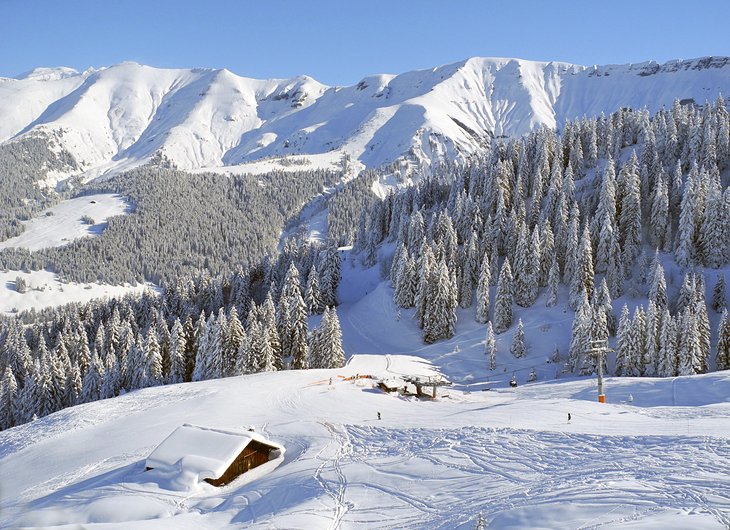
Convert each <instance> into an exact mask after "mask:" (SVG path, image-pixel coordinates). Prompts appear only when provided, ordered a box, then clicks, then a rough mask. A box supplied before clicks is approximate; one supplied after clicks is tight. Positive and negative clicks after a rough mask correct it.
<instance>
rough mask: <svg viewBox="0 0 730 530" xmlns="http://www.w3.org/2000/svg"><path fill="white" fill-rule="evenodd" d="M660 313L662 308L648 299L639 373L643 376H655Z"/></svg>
mask: <svg viewBox="0 0 730 530" xmlns="http://www.w3.org/2000/svg"><path fill="white" fill-rule="evenodd" d="M661 315H662V308H658V307H657V305H656V304H655V303H654V302H652V301H649V305H648V308H647V311H646V318H645V320H646V347H645V348H644V350H643V352H642V354H643V355H642V358H641V365H640V368H641V375H642V376H644V377H655V376H656V375H657V370H658V368H657V365H658V363H659V350H660V349H661V335H660V332H661Z"/></svg>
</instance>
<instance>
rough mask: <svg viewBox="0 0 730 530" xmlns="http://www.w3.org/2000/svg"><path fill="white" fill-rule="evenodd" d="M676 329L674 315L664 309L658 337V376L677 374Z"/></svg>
mask: <svg viewBox="0 0 730 530" xmlns="http://www.w3.org/2000/svg"><path fill="white" fill-rule="evenodd" d="M676 343H677V331H676V329H675V323H674V317H672V315H671V314H670V313H669V310H668V309H665V310H664V312H663V314H662V323H661V331H660V339H659V359H658V360H657V375H658V376H659V377H673V376H675V375H677V344H676Z"/></svg>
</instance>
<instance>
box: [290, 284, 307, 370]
mask: <svg viewBox="0 0 730 530" xmlns="http://www.w3.org/2000/svg"><path fill="white" fill-rule="evenodd" d="M289 315H290V326H289V329H290V330H291V332H290V335H289V337H290V350H289V353H290V355H291V358H292V362H291V367H292V368H293V369H294V370H306V369H307V368H309V366H308V364H309V363H308V357H309V353H308V350H307V308H306V306H305V304H304V299H303V298H302V295H301V294H300V293H299V292H298V291H295V292H294V294H293V295H292V296H291V297H290V298H289Z"/></svg>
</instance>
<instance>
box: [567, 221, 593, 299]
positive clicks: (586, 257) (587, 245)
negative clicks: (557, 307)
mask: <svg viewBox="0 0 730 530" xmlns="http://www.w3.org/2000/svg"><path fill="white" fill-rule="evenodd" d="M576 250H577V251H576V269H575V271H574V273H573V276H572V279H571V283H570V307H572V308H573V309H577V308H578V304H579V303H580V301H581V298H582V296H583V293H585V295H586V297H588V299H589V300H590V299H591V298H592V297H593V276H594V273H593V253H592V251H591V240H590V234H589V232H588V228H587V227H586V228H584V230H583V235H582V236H581V239H580V246H579V247H578V248H577V249H576Z"/></svg>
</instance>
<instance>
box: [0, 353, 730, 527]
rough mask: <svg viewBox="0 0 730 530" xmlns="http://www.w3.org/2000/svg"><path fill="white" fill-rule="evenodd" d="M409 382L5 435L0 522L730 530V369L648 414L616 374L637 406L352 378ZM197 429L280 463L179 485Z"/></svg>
mask: <svg viewBox="0 0 730 530" xmlns="http://www.w3.org/2000/svg"><path fill="white" fill-rule="evenodd" d="M402 373H407V374H418V373H421V374H423V375H426V374H428V373H432V372H431V369H430V367H429V365H428V364H427V363H425V362H423V361H421V360H419V359H418V358H415V357H405V356H386V355H360V356H356V357H354V358H353V359H352V360H351V362H350V364H349V365H348V366H347V367H345V368H343V369H340V370H312V371H304V372H296V371H292V372H285V373H267V374H257V375H253V376H245V377H238V378H229V379H224V380H215V381H207V382H202V383H192V384H184V385H176V386H167V387H158V388H150V389H145V390H140V391H135V392H132V393H130V394H127V395H123V396H120V397H118V398H115V399H112V400H105V401H99V402H96V403H91V404H86V405H81V406H78V407H74V408H72V409H67V410H64V411H61V412H58V413H56V414H53V415H51V416H49V417H46V418H42V419H40V420H38V421H36V422H33V423H31V424H27V425H24V426H20V427H16V428H14V429H11V430H9V431H6V432H3V433H0V442H1V446H0V465H2V469H3V473H2V478H0V487H1V488H2V491H3V500H2V505H0V509H1V510H2V513H3V514H4V515H3V518H2V520H3V523H2V525H3V527H4V528H15V527H26V526H30V527H33V526H44V527H51V526H54V525H59V526H60V525H85V524H93V523H110V524H108V525H104V526H103V528H125V529H127V528H145V529H146V528H173V527H174V528H223V527H231V528H244V527H247V528H248V527H253V528H337V527H341V528H443V529H447V528H464V529H466V528H472V527H473V525H474V522H475V520H476V518H477V516H478V514H479V513H482V514H483V515H484V517H485V519H486V520H487V521H488V522H489V525H490V527H494V528H538V527H539V528H602V527H608V528H612V527H618V526H621V527H624V526H625V527H629V528H718V529H721V528H726V527H727V525H728V523H730V518H729V517H728V513H729V512H728V510H729V509H730V373H722V374H711V375H707V376H698V377H693V378H679V379H677V380H676V383H677V384H678V385H679V387H678V388H677V390H678V391H679V389H680V388H681V392H682V395H683V399H684V401H685V402H686V403H684V404H681V405H679V404H678V405H674V406H673V405H672V401H671V399H669V398H670V395H669V394H667V393H663V392H658V393H655V394H653V395H652V398H651V400H650V402H649V403H647V404H644V406H639V405H637V400H638V397H639V396H641V394H642V385H646V384H647V381H645V380H621V381H620V382H619V381H613V380H609V382H608V384H609V387H611V386H613V385H620V388H621V392H622V393H629V392H631V393H633V394H634V396H636V398H637V399H635V401H634V402H633V403H608V404H599V403H596V402H595V401H594V399H593V396H592V393H591V392H589V387H590V386H591V385H590V382H589V381H585V380H571V381H561V382H549V383H542V384H537V385H532V386H524V387H522V386H521V387H518V388H517V389H514V390H509V389H499V390H493V391H490V392H468V391H467V392H465V391H461V390H456V389H453V388H448V387H444V388H441V389H440V390H439V394H440V397H439V398H438V399H437V400H435V401H421V400H418V399H416V398H412V397H399V396H395V395H388V394H385V393H383V392H381V391H379V390H377V389H374V388H372V385H373V383H372V380H370V379H359V380H357V381H348V380H345V379H344V377H348V376H352V375H355V374H361V375H362V374H367V375H374V376H382V377H397V376H398V375H399V374H402ZM330 378H331V379H332V384H330ZM666 383H669V384H671V381H667V382H666ZM708 388H711V389H714V391H713V392H712V393H710V394H709V396H708V393H707V389H708ZM687 403H690V404H692V405H698V406H696V407H695V406H692V407H690V406H686V404H687ZM378 412H380V413H381V417H382V419H381V420H378V419H377V413H378ZM568 412H570V413H571V414H572V420H571V421H570V422H568V421H567V413H568ZM186 422H192V423H197V424H202V425H206V426H211V427H217V428H224V429H235V428H238V429H240V428H242V427H246V426H248V425H249V424H254V425H256V426H257V427H258V429H259V431H260V432H261V433H262V434H264V435H265V436H267V437H268V438H269V439H271V440H273V441H275V442H278V443H281V444H282V445H284V446H285V447H286V454H285V458H284V461H283V462H279V463H276V465H274V463H271V464H272V465H270V466H269V465H268V464H267V465H265V466H264V467H263V468H258V469H257V470H255V472H254V473H252V474H248V475H246V474H244V475H243V476H242V477H240V478H239V479H237V480H235V481H234V482H232V483H231V484H229V485H228V486H225V487H223V488H215V487H213V486H209V485H207V484H202V485H201V486H200V487H199V488H194V489H191V490H189V491H183V492H180V491H173V490H168V489H165V488H164V487H163V486H164V485H165V482H164V481H159V479H156V478H155V475H154V474H153V473H145V472H144V461H145V458H146V457H147V456H148V455H149V453H150V452H151V451H152V450H153V449H154V447H155V446H156V445H157V444H158V443H159V442H160V441H162V440H163V439H164V438H165V437H166V436H167V435H168V434H170V432H172V431H173V430H174V429H175V428H176V427H178V426H179V425H182V424H183V423H186ZM267 466H268V467H267ZM114 523H115V524H114Z"/></svg>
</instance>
